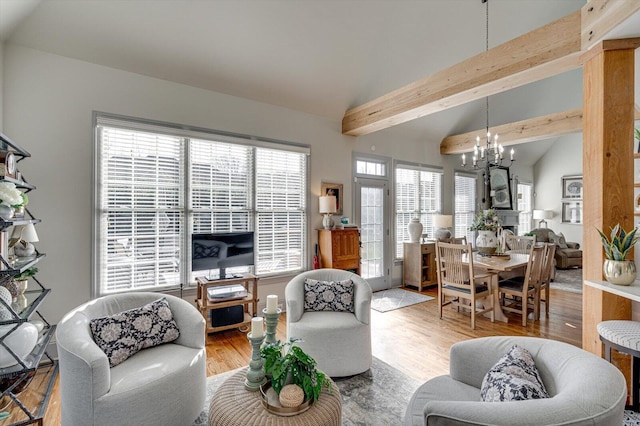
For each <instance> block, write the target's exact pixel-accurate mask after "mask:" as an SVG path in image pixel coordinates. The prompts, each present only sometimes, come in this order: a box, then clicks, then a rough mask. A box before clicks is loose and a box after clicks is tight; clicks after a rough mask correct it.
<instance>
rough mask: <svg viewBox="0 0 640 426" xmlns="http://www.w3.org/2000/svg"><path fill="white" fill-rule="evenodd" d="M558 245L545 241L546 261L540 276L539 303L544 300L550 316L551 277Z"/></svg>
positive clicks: (546, 311) (546, 310)
mask: <svg viewBox="0 0 640 426" xmlns="http://www.w3.org/2000/svg"><path fill="white" fill-rule="evenodd" d="M556 247H557V246H556V245H555V244H554V243H545V248H546V251H545V255H544V263H543V265H542V276H541V277H540V295H539V297H538V304H540V301H544V309H545V313H546V315H547V316H549V288H550V287H551V278H552V275H553V274H552V272H553V263H554V262H555V255H556ZM543 290H544V299H543V298H542V291H543ZM538 314H540V307H539V306H538Z"/></svg>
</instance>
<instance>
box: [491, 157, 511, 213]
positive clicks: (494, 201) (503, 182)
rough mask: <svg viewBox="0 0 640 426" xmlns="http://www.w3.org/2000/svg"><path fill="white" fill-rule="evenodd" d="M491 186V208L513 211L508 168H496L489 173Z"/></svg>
mask: <svg viewBox="0 0 640 426" xmlns="http://www.w3.org/2000/svg"><path fill="white" fill-rule="evenodd" d="M489 176H490V178H489V182H490V185H491V207H493V208H494V209H506V210H512V206H511V185H510V183H511V180H510V179H509V168H508V167H496V168H494V169H491V171H490V172H489Z"/></svg>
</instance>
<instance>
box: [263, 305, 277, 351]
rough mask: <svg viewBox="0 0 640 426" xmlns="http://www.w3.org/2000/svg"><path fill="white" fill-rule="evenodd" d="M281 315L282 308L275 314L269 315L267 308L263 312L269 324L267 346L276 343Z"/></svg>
mask: <svg viewBox="0 0 640 426" xmlns="http://www.w3.org/2000/svg"><path fill="white" fill-rule="evenodd" d="M281 313H282V309H280V308H278V309H277V310H276V312H275V313H273V314H269V313H267V308H264V309H263V310H262V316H264V317H265V322H266V323H267V333H266V334H267V337H266V339H265V341H264V343H265V344H267V345H268V344H270V343H275V342H276V328H277V327H278V320H279V319H280V314H281Z"/></svg>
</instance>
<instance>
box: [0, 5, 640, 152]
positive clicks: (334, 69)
mask: <svg viewBox="0 0 640 426" xmlns="http://www.w3.org/2000/svg"><path fill="white" fill-rule="evenodd" d="M489 2H490V3H489V24H490V27H489V46H490V47H492V46H496V45H498V44H500V43H503V42H505V41H507V40H510V39H512V38H514V37H516V36H519V35H521V34H523V33H526V32H528V31H531V30H533V29H535V28H537V27H540V26H542V25H545V24H547V23H549V22H551V21H554V20H556V19H558V18H560V17H563V16H565V15H568V14H569V13H571V12H574V11H576V10H578V9H580V8H581V7H582V6H583V5H584V4H585V0H562V1H558V0H489ZM558 36H559V37H561V36H562V35H561V34H559V35H558ZM0 37H2V38H3V39H4V40H5V42H7V43H14V44H18V45H23V46H27V47H31V48H34V49H38V50H43V51H47V52H52V53H55V54H58V55H63V56H68V57H71V58H76V59H79V60H83V61H88V62H93V63H97V64H101V65H104V66H108V67H113V68H118V69H122V70H125V71H130V72H135V73H139V74H143V75H148V76H151V77H156V78H161V79H166V80H170V81H174V82H178V83H182V84H186V85H190V86H195V87H200V88H204V89H210V90H214V91H217V92H221V93H226V94H231V95H235V96H240V97H243V98H248V99H253V100H257V101H261V102H266V103H269V104H273V105H277V106H281V107H285V108H290V109H295V110H299V111H305V112H308V113H310V114H315V115H319V116H323V117H328V118H330V119H333V120H336V121H338V122H339V121H340V120H341V119H342V117H343V115H344V113H345V111H346V110H347V109H349V108H351V107H354V106H357V105H360V104H362V103H365V102H366V101H369V100H372V99H374V98H376V97H378V96H381V95H383V94H385V93H387V92H390V91H392V90H394V89H397V88H399V87H401V86H404V85H406V84H408V83H411V82H413V81H415V80H418V79H420V78H422V77H424V76H426V75H429V74H432V73H434V72H436V71H439V70H441V69H443V68H446V67H448V66H451V65H453V64H455V63H458V62H461V61H462V60H464V59H466V58H469V57H471V56H474V55H476V54H478V53H480V52H482V51H484V50H485V5H484V4H482V3H481V1H480V0H423V1H417V0H416V1H408V0H407V1H404V0H401V1H398V0H395V1H394V0H369V1H364V0H342V1H335V0H300V1H289V0H263V1H259V0H254V1H250V0H230V1H225V0H205V1H203V0H163V1H151V0H127V1H114V0H91V1H77V0H42V1H38V0H0ZM636 62H638V60H636ZM638 70H640V65H637V66H636V74H637V75H638V77H637V79H636V80H637V81H640V73H639V71H638ZM639 87H640V85H639V84H636V88H635V92H636V99H640V89H639ZM581 102H582V78H581V71H580V70H574V71H570V72H567V73H564V74H561V75H558V76H555V77H552V78H549V79H546V80H544V81H540V82H537V83H533V84H530V85H527V86H524V87H520V88H517V89H513V90H510V91H508V92H505V93H502V94H498V95H494V96H491V98H490V121H491V124H492V125H495V124H502V123H507V122H511V121H517V120H522V119H526V118H532V117H536V116H540V115H545V114H550V113H553V112H559V111H564V110H569V109H573V108H579V107H580V106H581ZM484 122H485V103H484V101H482V100H481V101H475V102H470V103H468V104H465V105H462V106H459V107H456V108H452V109H449V110H446V111H443V112H440V113H436V114H433V115H430V116H427V117H423V118H420V119H418V120H413V121H411V122H408V123H405V124H402V125H399V126H397V128H398V129H399V130H398V131H399V132H410V133H411V134H412V135H413V136H414V137H416V136H417V137H419V138H423V139H424V140H425V143H433V144H439V143H440V140H442V138H443V137H445V136H447V135H451V134H454V133H461V132H465V131H470V130H474V129H477V128H481V127H483V126H484ZM363 137H366V136H363ZM390 142H394V141H390ZM551 142H552V141H551ZM551 142H549V141H546V142H544V143H539V144H538V146H543V147H544V146H548V145H549V144H550V143H551ZM538 155H539V154H538Z"/></svg>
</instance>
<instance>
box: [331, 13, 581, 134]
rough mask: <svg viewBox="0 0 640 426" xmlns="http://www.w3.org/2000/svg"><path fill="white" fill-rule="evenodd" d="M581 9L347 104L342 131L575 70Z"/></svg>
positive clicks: (379, 125)
mask: <svg viewBox="0 0 640 426" xmlns="http://www.w3.org/2000/svg"><path fill="white" fill-rule="evenodd" d="M580 15H581V11H576V12H574V13H572V14H570V15H567V16H565V17H563V18H561V19H558V20H557V21H554V22H552V23H550V24H547V25H545V26H543V27H540V28H538V29H535V30H533V31H531V32H528V33H526V34H524V35H522V36H520V37H517V38H515V39H513V40H511V41H508V42H506V43H503V44H501V45H499V46H496V47H494V48H492V49H489V50H488V51H486V52H483V53H481V54H479V55H476V56H474V57H472V58H469V59H467V60H465V61H462V62H460V63H458V64H456V65H454V66H452V67H449V68H447V69H445V70H442V71H439V72H437V73H435V74H432V75H430V76H427V77H425V78H423V79H421V80H418V81H416V82H414V83H411V84H409V85H407V86H404V87H402V88H400V89H397V90H395V91H393V92H391V93H388V94H386V95H384V96H381V97H379V98H377V99H375V100H373V101H370V102H367V103H365V104H364V105H361V106H358V107H355V108H352V109H350V110H348V111H347V112H346V113H345V116H344V118H343V120H342V133H344V134H347V135H352V136H360V135H365V134H368V133H371V132H375V131H378V130H382V129H385V128H388V127H391V126H394V125H396V124H400V123H404V122H406V121H410V120H413V119H416V118H419V117H423V116H425V115H428V114H433V113H435V112H438V111H443V110H445V109H448V108H451V107H454V106H458V105H462V104H465V103H467V102H471V101H474V100H477V99H481V98H483V97H485V96H489V95H493V94H496V93H500V92H504V91H506V90H509V89H512V88H514V87H519V86H522V85H525V84H528V83H531V82H534V81H538V80H542V79H544V78H547V77H550V76H553V75H556V74H560V73H562V72H565V71H568V70H571V69H574V68H578V67H579V66H580V63H579V55H580V52H581V50H580V19H581V16H580Z"/></svg>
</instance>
